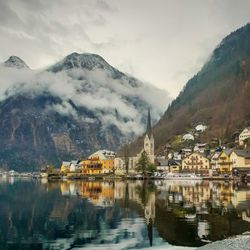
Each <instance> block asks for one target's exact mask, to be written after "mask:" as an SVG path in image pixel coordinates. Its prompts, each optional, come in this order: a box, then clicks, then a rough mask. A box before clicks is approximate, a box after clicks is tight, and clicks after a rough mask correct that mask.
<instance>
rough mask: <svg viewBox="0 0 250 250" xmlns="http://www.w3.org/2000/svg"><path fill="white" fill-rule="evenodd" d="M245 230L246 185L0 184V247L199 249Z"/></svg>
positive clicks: (249, 227) (248, 227) (248, 223)
mask: <svg viewBox="0 0 250 250" xmlns="http://www.w3.org/2000/svg"><path fill="white" fill-rule="evenodd" d="M246 231H250V185H249V184H246V183H232V182H212V181H161V180H159V181H146V182H143V181H55V182H48V181H47V180H32V179H13V178H10V179H0V249H15V250H16V249H82V248H85V249H109V250H112V249H145V248H150V247H151V246H152V247H154V248H158V247H164V248H163V249H166V248H171V246H173V245H174V246H188V247H198V246H202V245H204V244H207V243H208V242H210V241H217V240H221V239H225V238H227V237H229V236H232V235H237V234H242V233H244V232H246Z"/></svg>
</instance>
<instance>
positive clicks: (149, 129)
mask: <svg viewBox="0 0 250 250" xmlns="http://www.w3.org/2000/svg"><path fill="white" fill-rule="evenodd" d="M146 134H147V135H148V137H149V138H150V137H151V135H152V126H151V117H150V109H148V123H147V130H146Z"/></svg>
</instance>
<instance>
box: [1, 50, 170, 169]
mask: <svg viewBox="0 0 250 250" xmlns="http://www.w3.org/2000/svg"><path fill="white" fill-rule="evenodd" d="M0 76H1V77H0V128H1V130H0V141H1V146H0V167H4V168H6V169H16V170H18V171H25V170H35V169H39V168H40V167H41V166H44V165H46V164H53V165H57V166H58V165H59V164H60V161H62V160H70V159H78V158H83V157H85V156H87V155H89V154H90V153H92V152H93V151H95V150H98V149H102V148H107V149H110V150H114V151H115V150H117V148H118V147H119V146H120V145H121V144H122V143H123V142H124V140H125V139H128V138H133V137H134V136H136V135H137V134H138V133H140V132H142V131H143V130H144V122H145V118H146V112H147V108H148V107H151V109H152V110H153V114H154V118H155V119H157V118H158V117H159V115H160V113H161V112H162V111H163V106H162V107H161V105H160V104H155V103H154V102H152V100H151V99H150V98H149V96H147V94H148V93H153V94H155V95H156V96H157V95H158V96H159V99H160V98H161V99H162V98H166V94H165V93H162V91H160V90H158V89H155V88H154V87H152V86H149V85H145V84H143V83H142V82H140V81H139V80H137V79H135V78H133V77H130V76H127V75H126V74H124V73H122V72H120V71H118V70H116V69H115V68H114V67H112V66H111V65H109V64H108V63H107V62H106V61H105V60H104V59H103V58H102V57H100V56H98V55H93V54H77V53H73V54H71V55H69V56H67V57H65V58H64V59H63V60H62V61H61V62H58V63H57V64H55V65H52V66H51V67H49V68H48V69H47V70H45V71H32V70H30V69H29V68H28V66H27V65H26V64H25V63H24V62H23V61H22V60H21V59H20V58H19V59H18V58H17V57H11V58H10V59H9V60H7V61H6V62H5V63H4V65H2V67H0ZM166 105H167V100H166Z"/></svg>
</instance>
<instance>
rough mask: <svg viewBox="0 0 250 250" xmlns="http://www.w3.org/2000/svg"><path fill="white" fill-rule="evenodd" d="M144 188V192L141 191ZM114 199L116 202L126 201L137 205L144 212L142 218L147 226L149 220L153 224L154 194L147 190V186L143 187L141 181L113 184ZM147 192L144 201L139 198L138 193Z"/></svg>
mask: <svg viewBox="0 0 250 250" xmlns="http://www.w3.org/2000/svg"><path fill="white" fill-rule="evenodd" d="M143 188H145V190H143ZM114 190H115V191H114V197H115V199H116V200H119V199H125V198H126V199H128V200H130V201H134V202H136V203H137V204H139V205H140V206H141V207H142V208H143V210H144V217H145V219H146V222H147V224H149V222H150V219H151V220H152V222H154V218H155V192H150V191H148V190H147V186H146V187H143V183H142V182H141V181H136V182H131V183H126V182H115V187H114ZM143 191H145V192H148V194H147V198H146V200H145V201H143V200H142V198H141V197H140V192H143Z"/></svg>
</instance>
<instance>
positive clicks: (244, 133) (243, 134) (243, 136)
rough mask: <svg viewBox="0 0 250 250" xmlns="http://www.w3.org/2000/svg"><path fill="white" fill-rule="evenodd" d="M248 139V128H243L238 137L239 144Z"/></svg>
mask: <svg viewBox="0 0 250 250" xmlns="http://www.w3.org/2000/svg"><path fill="white" fill-rule="evenodd" d="M247 138H250V127H247V128H245V129H244V130H243V131H242V132H241V133H240V135H239V144H240V145H243V144H244V140H246V139H247Z"/></svg>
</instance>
